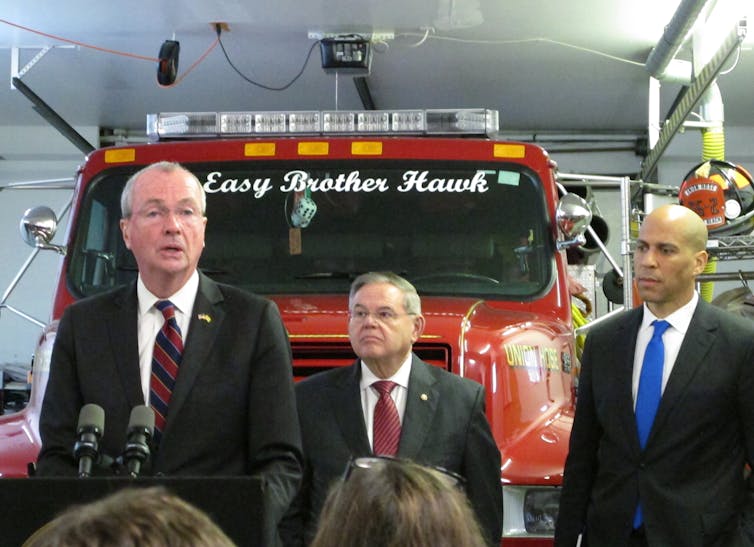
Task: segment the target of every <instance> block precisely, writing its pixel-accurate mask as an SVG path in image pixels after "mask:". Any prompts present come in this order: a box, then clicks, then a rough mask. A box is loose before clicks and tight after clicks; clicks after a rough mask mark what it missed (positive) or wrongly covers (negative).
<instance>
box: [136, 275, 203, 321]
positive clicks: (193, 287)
mask: <svg viewBox="0 0 754 547" xmlns="http://www.w3.org/2000/svg"><path fill="white" fill-rule="evenodd" d="M198 290H199V272H197V271H196V270H194V273H193V274H191V277H189V280H188V281H187V282H186V284H185V285H183V287H181V288H180V289H178V290H177V291H176V292H175V293H173V294H171V295H170V296H169V297H168V298H157V297H156V296H155V295H154V294H152V292H151V291H150V290H149V289H147V286H146V285H144V281H142V279H141V274H140V275H139V279H138V280H137V282H136V296H137V298H138V300H139V315H140V316H141V315H144V314H145V313H147V312H148V311H149V310H150V309H151V308H152V306H154V305H155V303H156V302H157V301H159V300H170V301H171V302H172V303H173V305H174V306H175V307H176V308H178V311H180V312H181V313H183V314H187V313H188V312H189V311H190V310H191V308H192V306H193V305H194V300H195V299H196V293H197V291H198Z"/></svg>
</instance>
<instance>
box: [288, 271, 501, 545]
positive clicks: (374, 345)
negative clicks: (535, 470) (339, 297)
mask: <svg viewBox="0 0 754 547" xmlns="http://www.w3.org/2000/svg"><path fill="white" fill-rule="evenodd" d="M348 311H349V319H348V336H349V339H350V341H351V346H352V347H353V350H354V352H355V353H356V355H357V357H358V360H357V361H356V362H355V363H354V364H353V365H352V366H350V367H342V368H337V369H333V370H329V371H327V372H322V373H319V374H315V375H314V376H312V377H311V378H309V379H307V380H304V381H302V382H300V383H299V384H298V385H297V386H296V398H297V402H298V412H299V420H300V422H301V431H302V441H303V447H304V479H303V484H302V488H301V491H300V493H299V495H298V497H297V499H296V501H295V502H294V504H293V506H292V508H291V511H290V512H289V515H288V517H287V518H286V519H285V520H284V524H283V527H282V532H283V533H282V535H283V538H284V540H285V541H286V544H287V545H301V544H307V543H309V542H310V541H311V539H312V537H313V535H314V532H315V530H316V527H317V521H318V519H319V515H320V512H321V510H322V506H323V504H324V501H325V498H326V496H327V492H328V490H329V488H330V487H331V485H332V484H333V482H335V481H336V479H338V478H340V477H341V476H342V475H343V471H344V470H345V469H346V466H347V465H348V462H349V461H350V460H351V459H352V458H358V457H363V456H372V455H387V456H397V457H400V458H405V459H409V460H412V461H414V462H416V463H420V464H423V465H430V466H438V467H442V468H445V469H447V470H449V471H452V472H455V473H458V474H459V475H461V476H463V477H464V478H465V479H466V494H467V495H468V498H469V500H470V502H471V505H472V507H473V509H474V511H475V513H476V515H477V517H478V520H479V522H480V524H481V527H482V530H483V532H484V534H485V538H486V540H487V542H488V543H489V544H490V545H499V543H500V535H501V532H502V518H503V514H502V489H501V486H500V451H499V449H498V447H497V445H496V443H495V440H494V438H493V437H492V433H491V431H490V426H489V423H488V422H487V418H486V416H485V414H484V388H483V387H482V386H481V385H480V384H478V383H476V382H473V381H471V380H468V379H465V378H461V377H460V376H457V375H455V374H451V373H450V372H447V371H445V370H442V369H440V368H438V367H435V366H432V365H429V364H428V363H425V362H424V361H422V360H421V359H419V358H418V357H417V356H416V355H415V354H414V353H413V352H412V351H411V348H412V345H413V343H414V342H416V340H418V339H419V337H420V336H421V334H422V332H423V331H424V326H425V319H424V316H423V315H422V313H421V302H420V299H419V295H418V294H417V293H416V289H415V288H414V287H413V285H411V283H409V282H408V281H406V280H405V279H403V278H402V277H400V276H398V275H396V274H394V273H390V272H371V273H366V274H363V275H361V276H359V277H358V278H356V280H355V281H354V282H353V284H352V285H351V291H350V294H349V299H348Z"/></svg>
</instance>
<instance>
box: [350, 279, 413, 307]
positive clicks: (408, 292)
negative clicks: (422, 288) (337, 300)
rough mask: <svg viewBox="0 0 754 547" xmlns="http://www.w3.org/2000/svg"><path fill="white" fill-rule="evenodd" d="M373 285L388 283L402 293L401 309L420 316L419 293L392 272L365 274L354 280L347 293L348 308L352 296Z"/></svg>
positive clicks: (406, 281)
mask: <svg viewBox="0 0 754 547" xmlns="http://www.w3.org/2000/svg"><path fill="white" fill-rule="evenodd" d="M375 283H389V284H390V285H393V286H394V287H396V288H398V289H399V290H400V291H401V292H402V293H403V307H404V308H406V312H407V313H411V314H415V315H421V313H422V304H421V298H419V293H417V292H416V287H414V286H413V285H412V284H411V283H409V282H408V280H406V279H404V278H402V277H401V276H399V275H398V274H396V273H393V272H367V273H364V274H361V275H360V276H359V277H357V278H356V279H354V280H353V283H351V291H350V292H349V293H348V306H349V308H350V306H351V301H352V300H353V298H354V296H355V295H356V293H357V292H359V290H360V289H361V288H362V287H364V286H365V285H373V284H375Z"/></svg>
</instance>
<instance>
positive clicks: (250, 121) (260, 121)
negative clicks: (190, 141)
mask: <svg viewBox="0 0 754 547" xmlns="http://www.w3.org/2000/svg"><path fill="white" fill-rule="evenodd" d="M498 129H499V126H498V112H497V110H486V109H482V108H476V109H472V108H469V109H459V110H391V111H383V110H357V111H345V110H337V111H289V112H163V113H159V114H148V115H147V138H148V139H149V141H150V142H155V141H159V140H164V139H186V138H206V137H249V136H257V137H258V136H262V135H270V136H275V135H288V136H291V135H400V134H408V135H492V134H494V133H496V132H497V131H498Z"/></svg>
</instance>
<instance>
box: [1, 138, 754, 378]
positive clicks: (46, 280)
mask: <svg viewBox="0 0 754 547" xmlns="http://www.w3.org/2000/svg"><path fill="white" fill-rule="evenodd" d="M77 130H78V131H79V132H80V133H81V134H82V135H83V136H84V137H85V138H86V139H87V140H88V141H89V142H91V143H93V144H96V143H97V135H98V131H97V128H91V127H90V128H77ZM751 142H754V128H730V129H726V159H728V160H730V161H733V162H735V163H740V164H742V165H744V166H745V167H746V168H747V169H749V170H750V171H754V148H753V147H752V146H751ZM701 149H702V145H701V136H700V134H699V133H698V132H697V131H688V132H686V133H685V134H680V135H678V136H676V137H675V139H674V140H673V142H672V143H671V145H670V147H669V149H668V150H667V152H666V154H665V156H664V157H663V159H662V160H661V162H660V164H659V168H658V176H659V179H660V181H661V182H663V183H664V184H673V185H677V184H680V181H681V179H682V177H683V176H684V175H685V174H686V172H687V171H688V170H689V169H690V168H691V167H692V166H693V165H695V164H696V163H698V162H699V158H700V156H701ZM0 150H3V154H4V157H5V159H4V160H0V186H3V185H7V184H8V183H11V182H21V181H31V180H42V179H52V178H66V177H72V175H73V173H74V172H75V170H76V168H77V166H78V165H79V164H80V163H81V162H82V161H83V155H82V154H81V152H79V151H78V150H77V149H76V148H75V147H73V145H71V144H70V143H69V142H68V141H67V140H65V139H64V138H63V137H61V136H60V135H59V134H58V133H57V132H56V131H55V130H53V129H50V128H47V127H41V126H40V127H18V128H13V129H12V130H6V131H3V132H2V134H0ZM551 156H552V158H553V159H554V160H555V161H556V162H557V163H558V166H559V168H560V170H561V171H562V172H569V173H585V174H609V175H615V174H619V173H636V172H638V171H640V168H641V158H639V157H637V156H636V155H635V154H633V153H632V152H610V153H606V152H599V153H596V152H580V153H552V154H551ZM70 195H71V194H70V192H69V191H64V190H54V191H43V190H9V189H5V190H0V242H2V243H1V244H0V296H2V295H4V294H5V293H6V291H7V290H8V287H9V285H10V283H11V282H12V281H13V279H14V278H15V277H16V275H17V273H18V271H19V268H20V267H21V266H22V264H24V261H26V260H27V258H28V257H29V256H30V254H31V253H32V252H33V250H32V249H31V248H30V247H28V246H26V245H25V244H24V243H23V241H22V240H21V237H20V235H19V230H18V223H19V220H20V218H21V216H22V215H23V213H24V211H25V210H26V209H28V208H29V207H32V206H35V205H48V206H49V207H51V208H52V209H53V210H55V211H60V210H62V209H63V207H64V206H65V204H66V203H67V201H68V199H69V198H70ZM619 196H620V194H619V191H618V189H614V190H611V189H606V190H596V191H595V197H596V201H597V206H598V207H599V211H600V213H601V215H602V216H603V218H604V219H605V220H606V221H607V223H608V226H609V229H610V237H609V239H608V242H607V247H608V249H609V251H610V253H611V255H612V256H613V258H614V259H616V260H618V261H621V256H620V208H619V203H620V200H619ZM66 220H67V218H65V219H63V222H62V223H61V227H60V228H59V229H58V234H57V235H56V237H55V242H56V243H60V244H62V243H63V242H64V241H65V237H64V236H65V230H66V222H65V221H66ZM589 262H590V264H594V265H595V266H596V270H597V274H598V278H601V275H604V274H605V273H606V272H607V271H609V270H610V269H611V266H610V264H609V263H608V262H607V261H606V260H605V259H604V257H602V256H600V255H599V254H597V253H595V254H594V255H592V256H591V257H590V259H589ZM59 263H60V257H59V256H58V255H56V254H55V253H54V252H51V251H44V252H40V253H38V255H37V257H36V258H35V260H34V262H33V263H32V264H31V266H30V267H29V269H28V272H27V274H26V275H25V276H24V277H23V278H22V280H21V281H20V283H19V284H18V286H17V287H16V288H15V290H14V291H13V292H12V293H11V294H10V296H9V298H8V299H7V301H6V303H7V304H8V305H10V306H12V307H14V308H17V309H20V310H22V311H23V312H24V313H27V314H28V315H31V316H32V317H34V318H36V319H38V320H40V321H42V322H47V321H48V319H49V316H50V312H51V305H52V293H53V288H54V285H55V282H56V276H57V269H58V266H59ZM725 267H730V268H734V269H737V268H741V267H748V268H751V269H754V266H753V265H751V264H741V263H735V264H732V263H731V264H728V265H724V267H723V268H725ZM721 271H723V270H722V269H721ZM724 288H725V286H724V285H723V284H720V288H719V289H716V290H720V291H721V290H724ZM600 291H601V288H600ZM600 305H602V304H600ZM40 332H41V329H40V328H39V327H38V326H36V325H34V324H32V323H30V322H28V321H26V320H25V319H22V318H21V317H19V316H17V315H15V314H13V313H11V312H10V311H8V310H7V309H3V310H0V368H8V369H9V370H17V369H18V370H23V369H25V367H27V366H28V364H29V362H30V359H31V356H32V353H33V350H34V346H35V344H36V340H37V337H38V336H39V334H40Z"/></svg>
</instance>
